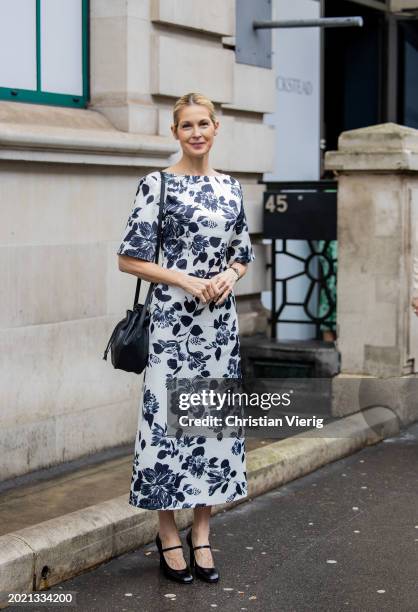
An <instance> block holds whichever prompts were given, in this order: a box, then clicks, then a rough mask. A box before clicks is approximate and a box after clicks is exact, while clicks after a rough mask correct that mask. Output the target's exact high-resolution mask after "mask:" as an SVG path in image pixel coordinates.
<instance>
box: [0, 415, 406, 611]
mask: <svg viewBox="0 0 418 612" xmlns="http://www.w3.org/2000/svg"><path fill="white" fill-rule="evenodd" d="M399 431H400V427H399V420H398V418H397V416H396V414H394V413H393V412H392V411H391V410H389V409H387V408H383V407H375V408H370V409H368V410H366V411H364V412H361V413H356V414H352V415H350V416H348V417H344V418H342V419H340V420H339V421H335V422H334V423H331V424H329V425H327V426H326V427H324V428H323V429H322V430H315V431H314V430H311V431H308V432H305V433H302V434H298V435H295V436H293V437H291V438H287V439H284V440H279V441H278V442H275V443H273V444H269V445H268V446H265V447H261V448H258V449H255V450H253V451H250V452H248V453H247V460H246V462H247V478H248V497H246V498H244V499H243V500H237V501H236V502H233V503H230V504H219V505H216V506H212V514H217V513H218V512H222V511H223V510H227V509H228V510H229V509H231V508H233V507H234V506H236V505H238V504H240V503H245V502H246V501H249V500H250V499H251V498H252V497H256V496H257V495H261V494H262V493H265V492H267V491H269V490H270V489H273V488H275V487H278V486H280V485H282V484H284V483H287V482H290V481H292V480H294V479H295V478H299V477H301V476H304V475H305V474H308V473H310V472H312V471H314V470H316V469H318V468H319V467H321V466H323V465H326V464H327V463H331V462H332V461H336V460H338V459H341V458H342V457H345V456H347V455H350V454H352V453H354V452H356V451H358V450H361V449H362V448H364V447H365V446H368V445H370V444H376V443H378V442H380V441H381V440H383V439H384V438H387V437H390V436H394V435H397V434H398V433H399ZM319 436H320V437H319ZM325 436H326V437H325ZM127 498H128V495H123V496H119V497H116V498H114V499H111V500H108V501H105V502H102V503H100V504H96V505H94V506H89V507H87V508H83V509H82V510H77V511H75V512H71V513H69V514H66V515H63V516H60V517H57V518H54V519H51V520H48V521H45V522H43V523H39V524H37V525H32V526H31V527H26V528H24V529H20V530H19V531H15V532H13V533H10V534H7V535H4V536H1V537H0V593H1V594H2V595H1V599H0V608H3V607H6V606H7V603H6V601H7V600H6V599H5V596H4V593H8V592H31V591H38V590H42V589H45V588H48V587H50V586H53V585H54V584H57V583H60V582H62V581H64V580H67V579H69V578H72V577H74V576H76V575H78V574H80V573H82V572H84V571H86V570H90V569H92V568H94V567H96V566H98V565H100V564H101V563H103V562H105V561H109V560H110V559H112V558H113V557H116V556H118V555H121V554H123V553H125V552H129V551H132V550H135V549H137V548H139V547H140V546H143V545H144V544H147V543H149V542H151V541H152V540H153V539H154V537H155V534H156V532H157V529H158V513H157V512H153V511H150V510H142V509H137V508H134V507H132V506H130V505H129V504H128V503H127ZM192 518H193V509H192V508H191V509H185V510H176V521H177V525H178V527H179V529H184V528H185V527H187V526H188V525H190V524H191V522H192Z"/></svg>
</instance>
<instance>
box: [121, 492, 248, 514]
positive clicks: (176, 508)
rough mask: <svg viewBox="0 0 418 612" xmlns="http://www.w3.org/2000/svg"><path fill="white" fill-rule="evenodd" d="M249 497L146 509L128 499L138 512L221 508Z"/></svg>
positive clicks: (240, 496)
mask: <svg viewBox="0 0 418 612" xmlns="http://www.w3.org/2000/svg"><path fill="white" fill-rule="evenodd" d="M246 497H248V493H245V494H244V495H237V496H235V497H234V499H232V500H231V501H229V502H228V501H226V500H225V499H224V500H222V501H214V500H213V499H210V500H204V501H199V502H198V501H196V502H195V503H192V502H187V504H185V505H181V506H180V505H177V506H164V508H144V507H142V506H140V505H138V504H133V503H132V501H131V499H128V504H129V505H130V506H132V507H133V508H137V509H138V510H187V509H189V508H201V507H203V506H220V505H222V504H232V503H233V502H235V501H237V500H238V499H245V498H246Z"/></svg>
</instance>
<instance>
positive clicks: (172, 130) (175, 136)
mask: <svg viewBox="0 0 418 612" xmlns="http://www.w3.org/2000/svg"><path fill="white" fill-rule="evenodd" d="M170 129H171V133H172V134H173V136H174V138H175V139H176V140H178V136H177V130H176V128H175V126H174V124H173V125H171V126H170Z"/></svg>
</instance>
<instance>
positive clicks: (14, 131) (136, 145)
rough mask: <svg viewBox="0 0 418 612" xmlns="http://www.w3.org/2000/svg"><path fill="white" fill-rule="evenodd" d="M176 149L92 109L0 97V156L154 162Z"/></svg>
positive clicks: (125, 163)
mask: <svg viewBox="0 0 418 612" xmlns="http://www.w3.org/2000/svg"><path fill="white" fill-rule="evenodd" d="M28 107H29V108H28ZM176 151H177V146H176V145H175V143H174V142H173V140H172V139H171V138H168V137H164V136H155V135H148V134H133V133H129V132H122V131H120V130H117V129H115V128H114V127H113V125H112V124H111V123H110V121H109V120H108V119H106V118H105V117H104V116H103V115H101V114H100V113H98V112H97V111H92V110H80V109H67V108H65V109H63V108H57V107H51V106H41V105H31V104H22V103H14V102H1V103H0V159H2V160H25V161H38V162H39V161H41V162H57V163H83V164H105V165H123V166H150V165H153V166H154V165H158V164H161V165H163V164H165V163H166V162H167V161H168V159H169V157H170V156H171V155H172V154H173V153H175V152H176ZM150 158H151V159H150Z"/></svg>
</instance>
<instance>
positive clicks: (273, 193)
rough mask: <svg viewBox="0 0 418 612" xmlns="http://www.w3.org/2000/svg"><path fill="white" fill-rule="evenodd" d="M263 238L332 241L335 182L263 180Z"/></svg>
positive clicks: (334, 219) (334, 225) (334, 220)
mask: <svg viewBox="0 0 418 612" xmlns="http://www.w3.org/2000/svg"><path fill="white" fill-rule="evenodd" d="M265 184H266V191H265V192H264V195H263V237H264V238H273V239H293V240H336V238H337V181H332V180H324V181H294V182H266V183H265Z"/></svg>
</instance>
